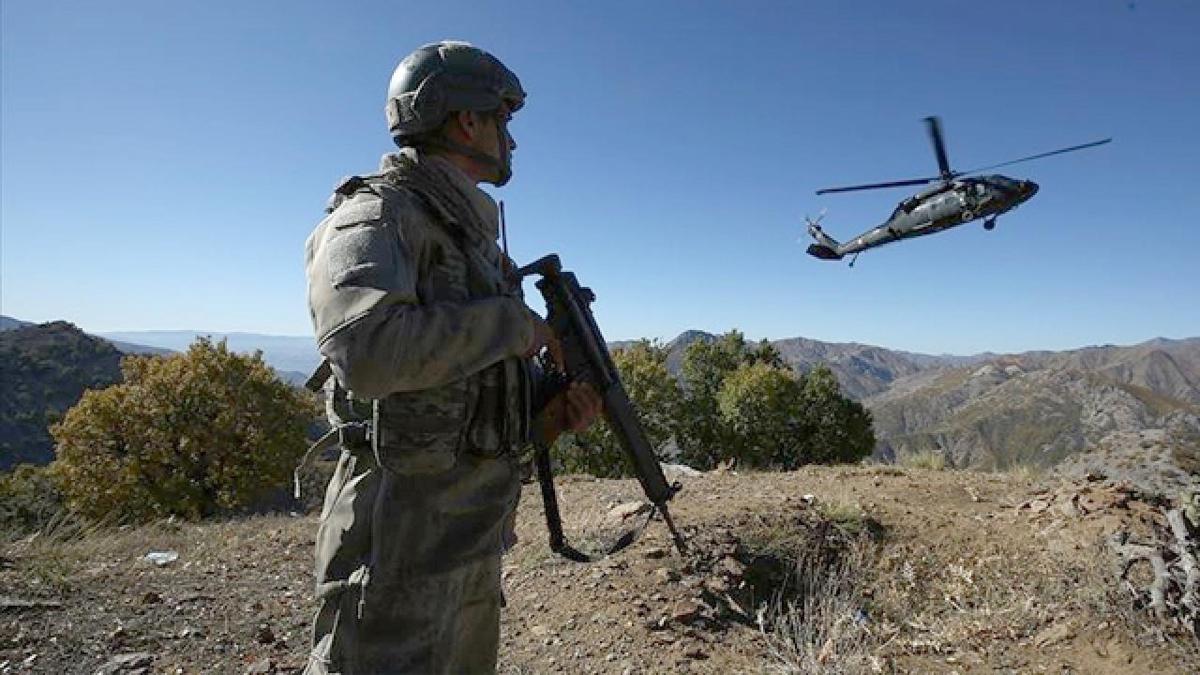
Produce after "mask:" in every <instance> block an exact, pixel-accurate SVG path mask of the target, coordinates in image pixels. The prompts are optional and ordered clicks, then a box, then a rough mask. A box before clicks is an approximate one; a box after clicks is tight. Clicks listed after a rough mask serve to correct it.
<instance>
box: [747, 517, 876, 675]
mask: <svg viewBox="0 0 1200 675" xmlns="http://www.w3.org/2000/svg"><path fill="white" fill-rule="evenodd" d="M873 551H874V545H873V544H872V542H871V540H870V539H869V538H867V537H866V536H860V537H858V538H856V539H853V540H851V541H850V542H849V543H848V544H847V545H846V546H845V548H844V549H843V550H840V551H837V552H831V551H829V550H819V549H818V550H816V551H814V550H813V549H811V548H806V549H804V550H802V551H794V552H793V553H794V555H795V556H796V561H795V563H794V565H793V567H792V569H791V572H790V574H789V576H788V578H787V581H786V583H785V585H784V586H783V587H782V588H781V589H780V591H779V593H778V594H777V595H776V597H775V598H774V600H773V602H772V603H771V604H770V605H769V609H768V611H767V612H766V615H765V616H764V617H763V620H762V624H761V625H762V627H763V630H764V633H765V635H766V637H767V644H768V646H769V649H770V654H771V656H772V658H773V659H774V662H773V663H772V664H770V665H769V666H768V668H769V670H773V671H776V672H783V673H831V674H841V673H847V674H849V673H875V672H881V671H882V662H881V661H880V659H879V658H878V657H876V656H874V655H873V652H874V651H875V650H876V648H877V646H878V640H877V636H876V635H874V634H873V633H872V631H871V629H870V628H869V626H868V622H869V618H868V615H867V611H866V603H867V599H866V597H865V596H866V594H865V593H864V587H863V584H862V573H863V571H864V569H866V568H867V567H869V564H870V563H869V560H870V558H871V557H872V555H873Z"/></svg>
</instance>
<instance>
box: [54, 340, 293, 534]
mask: <svg viewBox="0 0 1200 675" xmlns="http://www.w3.org/2000/svg"><path fill="white" fill-rule="evenodd" d="M121 370H122V372H123V374H124V382H123V383H122V384H119V385H115V386H112V387H109V388H107V389H103V390H99V391H89V392H86V393H85V394H84V396H83V398H82V399H81V400H80V401H79V403H78V404H76V405H75V406H74V407H73V408H71V409H70V410H69V411H67V414H66V415H65V416H64V418H63V419H62V421H61V422H59V423H58V424H56V425H54V426H53V427H52V428H51V434H52V435H53V436H54V439H55V441H56V443H57V448H56V452H57V455H58V459H57V461H56V462H55V463H54V464H53V465H52V467H53V472H54V474H55V477H56V478H57V480H58V483H59V485H60V486H61V488H62V491H63V493H64V495H65V496H66V498H67V501H68V503H69V504H70V505H71V506H72V507H74V508H75V509H77V510H78V511H79V512H80V513H82V514H83V515H85V516H88V517H91V518H96V519H98V518H116V519H121V520H127V519H132V520H145V519H150V518H154V517H160V516H165V515H173V514H174V515H181V516H185V517H189V518H199V517H203V516H208V515H212V514H215V513H217V512H220V511H223V510H230V509H237V508H241V507H245V506H247V505H249V504H251V503H252V502H253V501H254V500H255V499H256V498H258V497H260V496H261V495H263V494H265V493H266V492H267V491H269V490H270V489H271V488H273V487H276V486H280V485H284V484H286V483H287V482H288V479H289V478H290V477H291V474H292V470H293V468H294V467H295V464H296V462H297V461H298V458H299V457H300V456H301V455H302V454H303V452H304V450H305V447H306V431H307V428H308V425H309V423H310V421H311V420H312V418H313V416H314V415H315V414H316V413H317V406H316V403H315V399H313V397H311V396H310V395H309V394H308V393H307V392H305V391H303V390H299V389H295V388H293V387H291V386H289V385H287V384H286V383H284V382H282V381H281V380H280V379H279V378H278V376H277V375H276V374H275V372H274V371H273V370H272V369H271V368H270V367H268V366H267V365H266V364H265V363H264V362H263V360H262V356H261V353H255V354H253V355H240V354H236V353H233V352H230V351H229V349H228V347H227V346H226V344H225V342H224V341H221V342H219V343H215V344H214V343H213V342H212V341H210V340H208V339H204V338H201V339H199V340H197V341H196V342H195V343H193V344H192V345H191V347H190V348H189V349H188V351H187V353H186V354H177V355H170V356H129V357H126V358H125V359H124V360H123V361H122V363H121Z"/></svg>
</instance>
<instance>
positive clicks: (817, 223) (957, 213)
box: [805, 117, 1112, 267]
mask: <svg viewBox="0 0 1200 675" xmlns="http://www.w3.org/2000/svg"><path fill="white" fill-rule="evenodd" d="M925 126H926V128H927V129H928V131H929V139H930V141H931V142H932V143H933V151H934V154H935V155H936V156H937V163H938V170H939V172H940V173H939V174H938V175H937V176H933V177H931V178H914V179H911V180H898V181H889V182H886V183H871V184H868V185H851V186H848V187H835V188H825V189H822V190H817V194H819V195H823V194H830V193H834V192H851V191H855V190H875V189H879V188H889V187H901V186H906V185H926V184H929V183H933V185H930V186H929V187H927V188H925V189H924V190H921V191H920V192H918V193H916V194H915V195H913V196H911V197H909V198H907V199H905V200H904V201H902V202H900V204H899V205H898V206H897V207H896V210H895V211H893V212H892V215H891V216H889V217H888V219H887V220H886V221H884V223H883V224H882V225H879V226H877V227H874V228H872V229H870V230H867V231H866V232H863V233H862V234H860V235H858V236H857V237H855V238H853V239H851V240H850V241H847V242H846V243H844V244H841V243H838V242H837V240H835V239H834V238H833V237H830V236H829V235H828V234H825V231H824V230H823V229H821V217H822V216H823V215H824V212H822V214H821V216H818V217H817V219H816V220H813V219H811V218H808V217H805V220H806V221H807V223H808V234H809V236H811V237H812V238H813V239H815V240H816V243H815V244H810V245H809V247H808V254H809V255H811V256H813V257H816V258H820V259H821V260H841V259H842V258H843V257H845V256H847V255H851V256H853V258H851V260H850V265H851V266H852V267H853V266H854V261H855V260H857V259H858V254H859V253H861V252H863V251H865V250H867V249H869V248H875V247H876V246H882V245H884V244H888V243H891V242H893V241H900V240H901V239H911V238H913V237H922V236H925V235H927V234H933V233H934V232H941V231H942V230H948V229H950V228H952V227H957V226H958V225H962V224H964V223H969V222H971V221H973V220H980V219H982V220H983V229H985V230H991V229H994V228H995V227H996V218H997V217H998V216H1000V215H1001V214H1003V213H1007V212H1009V211H1011V210H1013V209H1015V208H1016V207H1018V206H1020V205H1021V204H1023V203H1025V202H1026V201H1028V200H1029V199H1030V198H1031V197H1033V196H1034V195H1035V194H1037V191H1038V185H1037V183H1034V182H1033V181H1029V180H1018V179H1015V178H1009V177H1007V176H1001V175H999V174H988V175H976V174H982V172H984V171H989V170H991V169H998V168H1000V167H1002V166H1008V165H1010V164H1017V163H1018V162H1028V161H1030V160H1033V159H1041V158H1042V157H1049V156H1051V155H1061V154H1063V153H1065V152H1074V151H1076V150H1083V149H1084V148H1091V147H1094V146H1097V145H1103V144H1105V143H1108V142H1110V141H1112V139H1111V138H1105V139H1104V140H1100V141H1093V142H1091V143H1084V144H1082V145H1073V146H1071V147H1069V148H1061V149H1059V150H1052V151H1050V152H1043V153H1040V154H1037V155H1030V156H1028V157H1022V158H1021V159H1014V160H1011V161H1008V162H1003V163H1000V164H993V165H991V166H985V167H983V168H980V169H973V170H971V171H954V170H952V169H951V168H950V161H949V160H948V159H947V158H946V145H945V142H944V141H943V140H942V121H941V119H940V118H938V117H926V118H925Z"/></svg>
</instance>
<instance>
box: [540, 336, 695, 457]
mask: <svg viewBox="0 0 1200 675" xmlns="http://www.w3.org/2000/svg"><path fill="white" fill-rule="evenodd" d="M612 358H613V363H614V364H615V365H616V366H617V371H618V372H619V373H620V375H621V383H622V384H623V385H624V386H625V393H626V394H628V396H629V400H630V402H632V403H633V407H634V410H635V411H636V413H637V418H638V422H639V423H640V424H641V427H642V431H643V432H645V434H646V440H647V441H648V442H649V443H650V447H651V448H653V449H654V451H655V453H661V452H662V450H663V448H664V447H665V446H666V444H667V442H668V441H669V440H670V439H671V436H672V434H673V433H674V429H675V423H676V419H677V417H678V414H679V406H680V402H681V400H682V396H681V392H680V389H679V385H678V383H677V382H676V381H675V378H674V377H673V376H672V375H671V374H670V373H669V372H668V371H667V352H666V350H665V349H663V347H662V345H660V344H658V343H655V342H650V341H648V340H640V341H638V342H635V343H633V344H632V345H630V346H629V347H627V348H624V349H617V350H614V351H613V355H612ZM554 457H555V459H556V460H557V461H558V463H559V464H560V465H561V466H562V468H563V469H564V470H565V471H567V472H571V473H590V474H592V475H594V476H601V477H606V478H616V477H620V476H629V475H632V468H631V467H630V466H629V460H628V459H626V458H625V453H624V451H623V450H622V448H621V446H620V443H619V442H618V441H617V438H616V436H615V435H614V434H613V432H612V429H611V428H609V425H608V423H607V422H606V421H605V420H604V419H601V420H599V421H598V422H597V423H596V424H594V425H592V427H591V428H590V429H588V430H587V431H585V432H582V433H578V434H564V437H563V438H562V439H560V442H559V443H558V444H556V446H555V448H554Z"/></svg>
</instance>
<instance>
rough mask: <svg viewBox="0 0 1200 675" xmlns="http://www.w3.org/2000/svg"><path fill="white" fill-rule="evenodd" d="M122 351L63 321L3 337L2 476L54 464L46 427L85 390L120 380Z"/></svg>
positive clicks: (0, 358) (0, 343)
mask: <svg viewBox="0 0 1200 675" xmlns="http://www.w3.org/2000/svg"><path fill="white" fill-rule="evenodd" d="M120 361H121V352H119V351H117V349H116V348H115V347H113V345H112V344H110V343H109V342H107V341H105V340H101V339H99V338H96V337H92V336H90V335H88V334H86V333H84V332H83V331H81V330H79V329H78V328H76V327H75V326H74V325H72V324H69V323H66V322H65V321H55V322H52V323H46V324H40V325H24V326H20V327H18V328H13V329H10V330H5V331H3V332H0V382H3V383H4V385H3V386H2V387H0V471H4V470H8V469H10V468H12V467H13V466H14V465H16V464H19V463H22V462H30V463H35V464H45V463H47V462H49V461H50V460H52V459H53V457H54V451H53V441H52V440H51V438H50V432H49V431H48V428H49V426H50V424H51V422H52V421H53V419H54V418H57V417H58V416H61V415H62V414H63V413H65V412H66V411H67V410H68V409H69V408H70V407H71V406H73V405H75V403H76V402H77V401H78V400H79V398H80V397H81V396H82V395H83V392H84V390H85V389H96V388H103V387H107V386H109V385H112V384H114V383H116V382H119V381H120V380H121V370H120Z"/></svg>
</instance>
